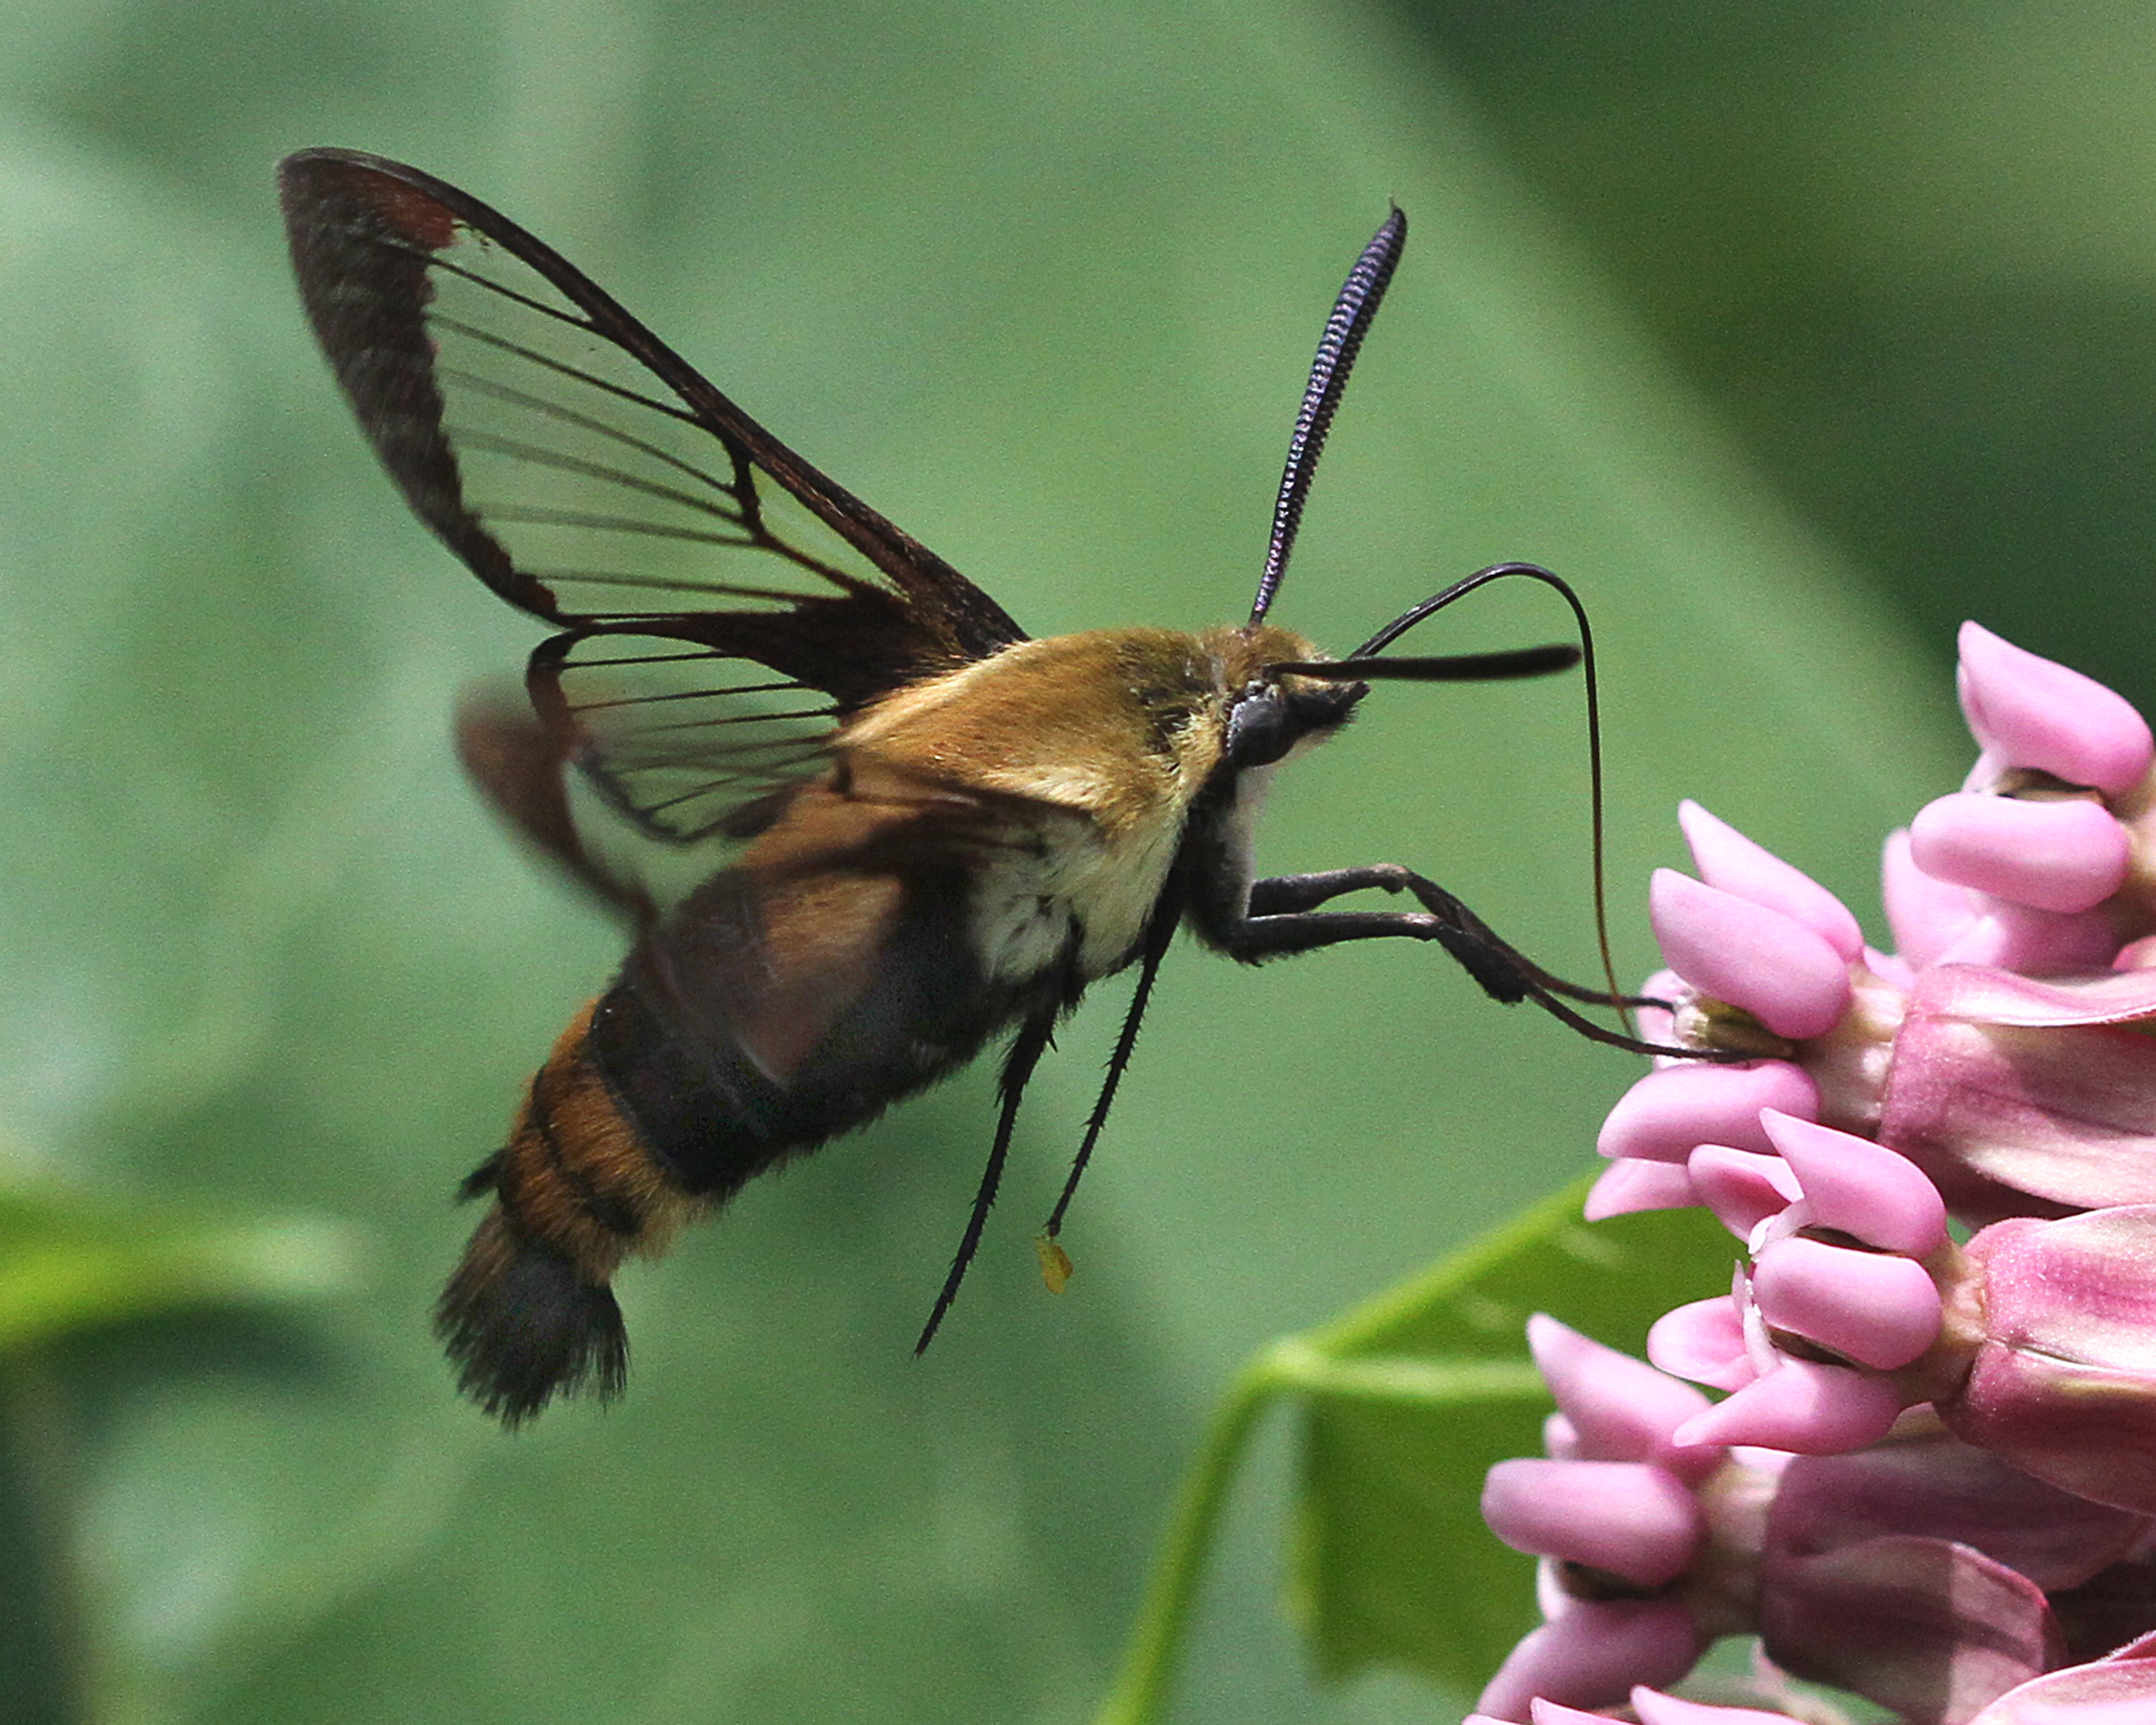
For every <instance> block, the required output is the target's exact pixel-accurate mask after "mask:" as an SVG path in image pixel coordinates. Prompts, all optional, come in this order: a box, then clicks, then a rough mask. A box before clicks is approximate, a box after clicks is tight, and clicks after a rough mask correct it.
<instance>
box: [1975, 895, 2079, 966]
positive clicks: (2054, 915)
mask: <svg viewBox="0 0 2156 1725" xmlns="http://www.w3.org/2000/svg"><path fill="white" fill-rule="evenodd" d="M1982 902H1983V904H1984V914H1983V915H1982V916H1979V917H1978V918H1977V919H1976V921H1975V922H1973V923H1971V924H1970V925H1969V928H1968V930H1967V932H1964V933H1963V934H1962V935H1961V936H1960V937H1958V939H1956V940H1955V941H1954V942H1953V944H1952V945H1950V946H1948V947H1946V948H1945V949H1944V950H1943V952H1940V953H1939V954H1938V956H1937V957H1935V958H1933V961H1932V963H1933V965H1934V966H1938V965H1945V964H1988V965H1994V966H1996V967H1997V968H1999V969H2001V970H2029V971H2035V970H2052V971H2068V970H2105V969H2107V968H2110V964H2111V957H2112V952H2114V951H2115V950H2116V949H2117V946H2118V935H2117V931H2116V930H2115V929H2114V928H2113V927H2112V919H2111V912H2110V910H2109V908H2108V907H2107V906H2097V908H2096V909H2095V910H2093V911H2078V912H2076V913H2075V914H2072V915H2066V914H2062V913H2061V912H2059V911H2039V910H2035V909H2033V908H2031V907H2030V906H2027V905H2017V904H2015V903H2013V902H2011V901H2009V900H2006V899H2003V898H1987V899H1984V901H1982Z"/></svg>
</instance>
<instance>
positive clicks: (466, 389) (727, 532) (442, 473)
mask: <svg viewBox="0 0 2156 1725" xmlns="http://www.w3.org/2000/svg"><path fill="white" fill-rule="evenodd" d="M281 180H282V185H283V189H284V197H285V219H286V224H287V228H288V229H289V231H290V239H291V244H292V254H293V261H294V264H295V269H296V270H297V272H298V275H299V279H300V294H301V297H302V299H303V300H304V301H305V305H306V308H307V311H308V315H309V316H310V318H311V320H312V321H313V323H314V326H315V329H316V333H317V334H318V335H319V336H320V337H321V341H322V345H323V347H324V348H325V350H326V352H327V353H328V355H329V357H330V362H331V366H332V367H333V368H334V369H335V371H336V374H337V377H338V380H339V382H341V383H342V385H343V386H344V388H345V392H346V395H347V396H348V397H349V398H351V400H352V405H353V407H354V408H355V409H356V410H357V413H358V415H359V418H360V421H361V424H362V426H364V427H365V429H366V430H367V435H368V437H369V438H370V439H372V442H373V444H374V445H375V448H376V449H377V452H378V453H379V454H381V456H382V460H383V462H384V464H385V465H387V466H388V469H389V470H390V473H391V475H393V477H394V478H395V479H396V480H397V482H398V485H400V486H402V487H403V490H404V491H405V494H406V495H407V497H408V499H409V500H410V501H411V503H412V506H413V508H414V509H415V510H416V511H418V514H419V515H420V516H421V518H422V519H423V520H424V521H426V522H427V523H428V524H429V526H432V527H434V530H435V531H437V532H438V533H440V534H441V535H442V536H443V537H444V539H445V540H446V541H448V542H449V544H450V545H451V547H452V548H453V549H454V550H455V551H456V552H458V554H459V556H461V557H465V560H466V561H467V562H470V564H471V565H472V567H473V568H474V569H475V572H477V573H478V574H479V575H480V578H482V579H484V580H485V581H487V582H488V583H489V584H490V585H491V586H494V587H495V590H496V591H497V592H500V593H502V595H503V597H505V598H508V599H510V600H511V602H512V603H516V604H520V605H523V606H524V607H526V608H527V609H530V610H531V611H533V612H535V613H536V614H538V615H540V616H542V617H544V618H546V619H547V620H548V621H550V622H555V623H562V624H573V623H583V622H598V621H604V620H612V619H624V618H629V619H644V618H660V617H675V616H679V615H680V614H684V613H694V612H696V611H700V610H702V609H706V608H719V607H721V606H724V607H731V605H733V604H734V603H738V602H747V603H750V604H752V605H753V604H757V603H762V604H768V605H779V606H784V605H788V604H792V603H797V602H798V601H799V600H801V599H802V598H805V597H810V596H814V597H820V598H837V597H839V596H841V595H843V594H844V593H848V592H851V591H854V590H855V589H856V588H858V587H862V586H865V587H870V588H885V589H886V590H889V589H892V588H896V589H897V590H898V591H899V592H901V593H903V594H904V596H905V598H906V601H907V607H906V609H907V612H908V614H909V616H910V618H911V620H912V622H913V624H914V625H915V627H916V629H919V630H920V631H921V633H922V634H924V636H927V635H933V636H935V637H937V638H939V639H940V641H941V644H942V646H943V648H944V649H945V650H946V653H947V656H948V657H949V658H951V659H952V660H962V659H965V658H971V657H978V656H979V655H981V654H983V653H984V652H988V651H992V650H993V649H994V648H995V647H997V646H999V645H1003V644H1007V643H1008V642H1010V641H1013V640H1017V639H1022V638H1023V636H1022V633H1021V632H1020V631H1019V629H1018V628H1017V626H1016V625H1015V624H1013V623H1012V622H1011V620H1010V619H1009V616H1008V615H1007V614H1005V613H1004V611H1003V609H1002V608H1001V607H999V606H998V605H997V604H996V603H995V602H994V601H993V600H992V599H990V598H988V596H987V595H986V594H985V593H982V592H981V591H980V589H979V588H976V587H974V586H973V583H970V582H968V581H967V580H965V578H963V577H962V576H960V575H959V574H958V573H957V571H955V570H953V569H952V568H951V567H950V566H949V565H948V564H947V563H945V562H942V559H941V558H939V557H936V556H935V555H934V554H933V553H932V552H928V551H927V549H926V548H925V547H921V545H920V544H918V543H917V542H916V541H914V540H912V539H911V538H910V537H909V536H906V534H904V533H902V532H901V531H899V530H898V529H897V528H896V527H895V526H892V525H891V523H890V522H889V521H885V519H884V518H883V517H882V516H880V515H878V514H877V513H876V512H875V511H873V510H871V509H870V508H869V507H868V506H866V505H865V504H864V503H862V502H861V501H860V500H859V499H858V498H856V497H855V496H853V495H852V494H851V493H850V492H848V491H847V490H844V487H842V486H840V485H837V484H836V483H835V482H834V481H833V480H830V479H829V478H827V477H826V476H825V475H823V474H821V473H819V471H818V470H816V469H815V468H814V467H813V466H811V465H809V464H808V462H806V461H804V460H803V459H801V458H800V457H799V456H798V455H797V454H794V453H793V451H792V450H790V449H788V448H787V447H786V446H785V445H784V444H781V443H780V442H778V439H775V438H773V437H772V436H771V435H770V434H769V433H767V432H766V431H765V430H764V429H762V427H761V426H759V425H757V424H756V422H755V421H754V420H752V419H751V418H749V417H748V416H747V414H745V413H742V411H741V409H740V408H737V407H736V406H735V405H734V403H732V402H731V401H730V400H729V399H728V398H726V396H725V395H724V394H722V393H721V392H720V391H719V390H717V389H716V388H714V387H713V386H712V385H711V383H710V382H708V381H706V379H705V378H704V377H702V376H701V374H700V373H699V372H696V370H695V368H694V367H690V365H689V364H688V363H687V362H685V361H684V360H682V359H681V358H680V356H679V355H677V354H675V352H673V351H672V350H671V349H670V348H669V347H667V346H666V345H665V343H664V342H662V341H660V340H659V339H658V337H657V336H654V335H653V334H652V333H651V332H650V331H649V330H647V329H645V328H644V326H643V325H642V324H640V323H639V322H638V321H636V320H635V319H634V318H633V317H631V316H629V313H628V312H626V311H624V310H623V309H622V308H621V306H620V305H618V304H616V303H615V301H614V300H613V298H612V297H611V296H610V295H608V294H607V293H605V292H604V291H603V290H601V289H600V288H598V286H597V285H594V284H593V282H592V281H591V280H589V279H588V277H586V276H585V275H583V274H582V273H581V272H580V271H578V270H576V269H575V268H573V267H572V265H570V264H568V263H567V262H566V261H565V260H564V259H562V257H561V256H560V255H559V254H557V253H556V252H555V251H554V250H553V249H552V248H551V247H549V246H547V245H546V244H543V243H542V242H541V241H540V240H538V239H535V238H533V237H532V236H531V234H527V233H526V232H525V231H524V230H523V229H522V228H520V227H518V226H517V225H516V223H513V222H511V221H510V220H509V219H508V218H506V217H505V216H503V215H501V214H500V213H499V212H497V211H495V210H493V209H490V208H488V207H487V206H486V205H485V204H483V203H480V202H479V201H478V200H477V199H476V198H471V197H469V196H468V195H466V194H465V193H462V192H459V191H458V190H457V189H456V188H455V187H452V186H449V185H447V184H445V183H444V182H441V181H439V180H437V179H434V177H432V176H430V175H427V174H423V173H421V172H418V170H417V169H415V168H410V167H404V166H403V165H402V164H400V163H397V162H386V161H383V160H382V159H380V158H378V157H366V156H359V155H355V154H351V153H348V152H345V151H304V152H302V153H301V154H300V155H297V156H295V157H291V158H290V159H289V160H288V161H287V162H285V165H284V168H283V170H282V175H281ZM742 553H747V555H742Z"/></svg>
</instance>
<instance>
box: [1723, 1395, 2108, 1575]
mask: <svg viewBox="0 0 2156 1725" xmlns="http://www.w3.org/2000/svg"><path fill="white" fill-rule="evenodd" d="M2148 1527H2149V1524H2148V1518H2147V1517H2143V1516H2138V1515H2134V1514H2132V1513H2129V1512H2127V1511H2124V1510H2119V1509H2114V1508H2112V1507H2107V1506H2106V1505H2102V1504H2097V1503H2091V1502H2088V1501H2087V1499H2086V1498H2082V1497H2076V1496H2075V1495H2074V1494H2073V1493H2071V1492H2069V1491H2063V1490H2061V1488H2059V1487H2058V1486H2051V1485H2047V1484H2046V1483H2045V1482H2044V1481H2041V1480H2039V1479H2037V1478H2036V1477H2035V1476H2033V1475H2031V1474H2029V1473H2025V1472H2024V1471H2022V1470H2021V1469H2020V1468H2018V1467H2016V1466H2014V1465H2013V1463H2011V1462H2010V1461H2006V1460H2005V1458H2003V1457H2001V1456H1999V1455H1994V1454H1993V1453H1992V1452H1990V1451H1989V1450H1979V1449H1978V1448H1977V1447H1975V1445H1972V1444H1964V1443H1961V1442H1958V1441H1957V1440H1955V1439H1953V1438H1952V1437H1949V1436H1948V1435H1946V1434H1945V1433H1943V1432H1941V1433H1938V1435H1933V1436H1931V1437H1925V1438H1918V1439H1914V1440H1908V1439H1905V1440H1901V1441H1898V1442H1893V1443H1885V1444H1875V1445H1872V1446H1871V1448H1870V1449H1868V1450H1858V1451H1856V1453H1854V1454H1851V1455H1799V1456H1798V1457H1796V1458H1795V1459H1794V1461H1791V1462H1790V1463H1789V1466H1787V1467H1785V1468H1784V1469H1783V1471H1782V1475H1781V1482H1780V1484H1779V1486H1777V1488H1776V1490H1775V1492H1774V1505H1773V1507H1772V1508H1771V1509H1770V1510H1769V1511H1768V1521H1767V1536H1766V1549H1767V1551H1768V1554H1769V1555H1770V1556H1780V1555H1788V1556H1792V1557H1804V1556H1807V1555H1809V1554H1810V1553H1815V1552H1821V1551H1832V1550H1834V1549H1835V1548H1838V1547H1841V1546H1845V1545H1855V1544H1857V1543H1860V1542H1861V1541H1863V1540H1866V1539H1873V1538H1880V1537H1881V1536H1882V1535H1887V1534H1899V1533H1917V1534H1922V1535H1923V1536H1924V1537H1925V1538H1931V1539H1945V1540H1949V1541H1952V1542H1953V1543H1955V1544H1958V1545H1968V1546H1974V1548H1976V1549H1977V1550H1979V1551H1980V1552H1982V1553H1984V1555H1985V1556H1986V1557H1989V1558H1994V1559H1995V1560H1997V1561H1998V1562H1999V1563H2004V1564H2005V1565H2006V1566H2007V1568H2010V1569H2013V1570H2015V1571H2016V1572H2018V1573H2019V1574H2022V1575H2025V1576H2026V1577H2027V1578H2028V1579H2030V1581H2032V1582H2034V1583H2035V1584H2036V1585H2037V1586H2038V1587H2040V1588H2041V1589H2044V1590H2045V1591H2046V1593H2049V1592H2052V1591H2054V1590H2056V1589H2065V1588H2073V1587H2079V1586H2080V1585H2081V1584H2082V1583H2083V1582H2085V1581H2087V1580H2088V1579H2090V1578H2091V1577H2092V1576H2093V1575H2096V1574H2098V1573H2099V1572H2100V1571H2102V1569H2104V1568H2107V1567H2108V1566H2109V1565H2110V1564H2112V1563H2115V1562H2117V1560H2118V1559H2119V1558H2123V1557H2124V1556H2125V1555H2126V1554H2127V1553H2128V1552H2129V1551H2131V1550H2132V1549H2133V1548H2134V1546H2135V1545H2136V1544H2137V1543H2138V1542H2139V1541H2140V1539H2141V1538H2142V1537H2143V1535H2144V1534H2145V1533H2146V1532H2148Z"/></svg>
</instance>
